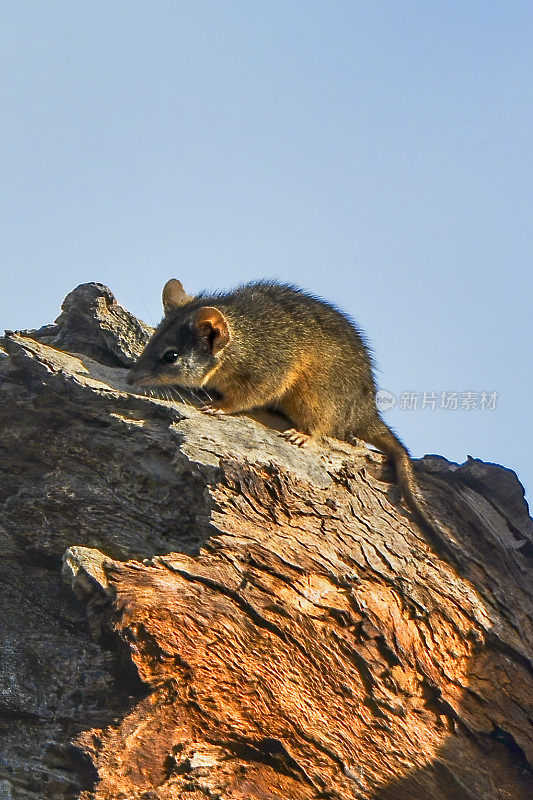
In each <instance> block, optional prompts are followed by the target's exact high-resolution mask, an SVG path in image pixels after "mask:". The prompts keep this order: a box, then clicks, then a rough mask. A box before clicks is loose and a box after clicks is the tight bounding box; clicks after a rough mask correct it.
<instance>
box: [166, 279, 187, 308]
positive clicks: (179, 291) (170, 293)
mask: <svg viewBox="0 0 533 800" xmlns="http://www.w3.org/2000/svg"><path fill="white" fill-rule="evenodd" d="M189 300H192V298H191V296H190V295H188V294H187V292H186V291H185V289H184V288H183V286H182V284H181V281H178V280H176V278H171V279H170V280H169V281H167V282H166V283H165V286H164V289H163V309H164V311H165V314H169V313H170V312H171V311H173V310H174V309H175V308H179V307H180V306H182V305H184V303H187V302H188V301H189Z"/></svg>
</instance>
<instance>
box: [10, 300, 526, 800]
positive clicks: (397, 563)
mask: <svg viewBox="0 0 533 800" xmlns="http://www.w3.org/2000/svg"><path fill="white" fill-rule="evenodd" d="M147 335H148V329H147V328H146V326H143V325H142V323H139V322H138V321H137V320H136V319H135V318H134V317H132V316H131V315H130V314H128V312H126V311H125V310H124V309H122V308H121V307H120V306H118V305H117V304H116V301H115V300H114V298H113V295H112V294H111V292H109V290H107V289H105V287H102V286H99V285H97V284H87V285H84V286H82V287H78V289H76V290H75V291H74V292H72V293H71V294H70V295H69V296H68V297H67V298H66V300H65V302H64V304H63V312H62V314H61V316H60V317H59V319H58V321H57V323H56V324H55V325H53V326H46V327H45V328H42V329H41V330H39V331H32V332H22V333H9V334H7V335H6V338H5V339H4V340H3V345H2V346H3V351H0V353H1V352H3V353H4V355H3V357H0V400H1V404H2V406H1V407H2V414H1V422H0V425H1V429H2V436H1V439H0V446H1V448H2V467H3V470H2V479H1V482H0V502H1V504H2V510H3V514H2V519H1V521H0V525H1V527H0V551H1V554H2V563H1V567H0V569H1V570H2V586H3V589H2V591H1V595H0V597H1V603H2V609H1V614H2V616H1V620H2V641H1V642H0V647H1V648H2V651H3V653H4V657H3V660H2V663H1V666H0V739H1V741H0V754H1V758H0V798H10V797H11V798H24V799H29V798H74V797H80V798H95V800H104V798H105V800H111V798H114V799H116V800H118V798H128V799H130V798H131V799H133V798H144V799H145V800H148V799H149V798H154V799H155V798H158V800H159V799H160V800H167V798H168V800H170V799H171V798H187V800H196V799H198V800H199V799H200V798H206V797H208V798H219V799H220V800H237V798H238V799H239V800H251V799H252V798H258V799H259V798H261V800H266V799H267V798H269V799H270V798H272V800H304V798H305V800H308V799H309V800H311V798H341V799H342V800H351V799H352V798H365V799H366V800H370V798H375V800H377V799H378V798H379V800H403V799H404V798H405V800H418V799H419V800H422V799H423V800H426V798H432V800H499V799H501V800H503V798H508V799H510V798H512V800H522V799H523V800H526V798H529V797H531V796H533V782H532V771H531V765H532V764H533V729H532V718H533V708H532V706H533V665H532V643H533V630H532V609H533V604H532V598H533V581H532V575H533V569H532V557H533V525H532V521H531V519H530V518H529V516H528V510H527V505H526V503H525V500H524V496H523V490H522V487H521V486H520V484H519V482H518V479H517V478H516V475H515V474H514V473H513V472H511V471H510V470H507V469H504V468H503V467H500V466H497V465H493V464H484V463H482V462H480V461H478V460H475V459H469V460H468V461H467V462H466V463H465V464H463V465H461V466H458V465H456V464H452V463H450V462H448V461H446V460H445V459H443V458H440V457H436V456H434V457H426V458H425V459H423V460H422V461H421V462H419V463H418V465H417V471H418V474H419V478H420V483H421V486H422V488H423V491H424V494H425V496H426V498H427V499H428V501H429V502H430V503H431V505H432V507H433V509H434V511H435V513H436V514H437V516H438V517H439V518H440V519H441V520H442V521H443V522H444V523H445V524H446V526H447V527H448V528H449V542H450V548H451V552H452V554H453V557H452V558H449V557H447V556H446V557H445V556H442V555H439V554H438V553H437V552H436V551H435V549H434V548H433V547H432V546H429V545H428V544H427V542H426V540H425V537H424V535H423V533H422V532H421V531H420V530H419V529H418V528H417V526H416V525H415V523H414V522H413V521H412V520H411V519H410V516H409V514H408V512H406V510H405V509H404V508H403V507H402V505H401V504H400V503H399V501H398V496H397V490H396V487H395V483H394V480H393V476H392V473H391V472H390V470H389V469H388V467H387V465H386V464H385V463H384V460H383V458H382V456H381V455H379V454H377V453H374V452H372V451H370V450H368V449H367V448H366V447H360V448H355V447H350V446H348V445H345V444H340V443H338V442H331V445H330V446H328V447H322V446H318V445H316V446H311V447H310V448H308V449H304V450H298V449H297V448H294V447H292V446H291V445H289V444H287V443H286V442H285V441H283V440H282V439H281V437H279V435H278V433H277V431H276V429H275V428H276V424H277V423H276V420H275V419H274V418H269V419H267V418H265V417H262V418H261V419H260V421H253V420H251V419H249V418H247V417H225V418H222V419H212V418H208V417H205V416H203V415H202V414H201V413H200V412H198V411H197V410H196V409H195V408H194V407H193V406H192V405H191V404H190V403H181V402H176V398H175V397H174V398H170V397H169V398H168V399H156V398H149V397H138V396H135V395H133V394H131V393H130V392H129V391H128V389H127V387H126V384H125V381H124V378H125V374H126V370H125V367H127V366H128V365H129V364H130V363H131V359H132V358H133V357H134V356H135V354H136V353H138V352H139V350H140V348H141V347H142V344H143V342H144V341H145V339H146V336H147ZM65 551H66V554H65V557H64V564H63V575H64V577H66V579H67V583H64V584H61V578H60V561H61V557H62V556H63V554H64V553H65Z"/></svg>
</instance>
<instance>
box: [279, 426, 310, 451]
mask: <svg viewBox="0 0 533 800" xmlns="http://www.w3.org/2000/svg"><path fill="white" fill-rule="evenodd" d="M281 435H282V436H283V438H284V439H285V440H286V441H287V442H289V443H290V444H294V445H296V447H305V445H306V444H308V443H309V441H310V439H311V437H310V436H308V435H307V434H306V433H302V432H301V431H297V430H296V428H289V429H288V430H286V431H283V433H282V434H281Z"/></svg>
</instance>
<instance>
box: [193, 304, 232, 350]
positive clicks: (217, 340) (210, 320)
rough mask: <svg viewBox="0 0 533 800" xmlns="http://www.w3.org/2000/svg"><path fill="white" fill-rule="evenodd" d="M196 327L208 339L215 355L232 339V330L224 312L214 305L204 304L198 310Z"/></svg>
mask: <svg viewBox="0 0 533 800" xmlns="http://www.w3.org/2000/svg"><path fill="white" fill-rule="evenodd" d="M195 324H196V329H197V331H198V333H199V334H200V336H203V337H204V338H205V339H207V341H208V343H209V346H210V348H211V351H212V353H213V355H214V356H216V354H217V353H219V352H220V351H221V350H222V348H223V347H225V346H226V345H227V344H228V342H230V341H231V330H230V326H229V324H228V321H227V319H226V317H225V316H224V314H223V313H222V312H221V311H219V310H218V308H213V307H212V306H203V307H202V308H199V309H198V311H197V312H196V318H195Z"/></svg>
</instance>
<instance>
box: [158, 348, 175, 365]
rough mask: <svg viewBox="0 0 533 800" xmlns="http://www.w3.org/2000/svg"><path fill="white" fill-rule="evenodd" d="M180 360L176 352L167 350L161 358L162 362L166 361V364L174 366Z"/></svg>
mask: <svg viewBox="0 0 533 800" xmlns="http://www.w3.org/2000/svg"><path fill="white" fill-rule="evenodd" d="M177 360H178V354H177V353H176V351H175V350H167V352H166V353H163V355H162V356H161V361H164V362H165V364H173V363H174V362H175V361H177Z"/></svg>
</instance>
